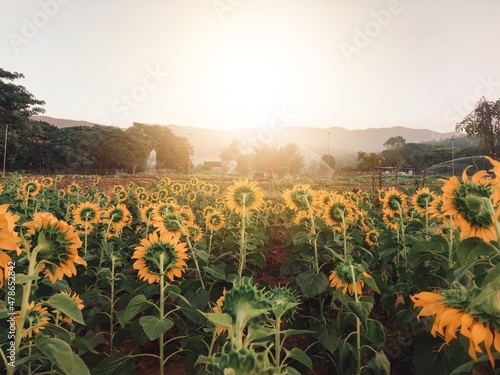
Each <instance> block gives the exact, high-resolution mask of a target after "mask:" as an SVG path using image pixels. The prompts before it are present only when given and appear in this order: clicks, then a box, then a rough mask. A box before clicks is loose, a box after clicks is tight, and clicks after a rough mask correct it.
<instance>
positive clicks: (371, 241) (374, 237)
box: [365, 229, 380, 246]
mask: <svg viewBox="0 0 500 375" xmlns="http://www.w3.org/2000/svg"><path fill="white" fill-rule="evenodd" d="M379 235H380V233H379V232H378V230H376V229H372V230H371V231H369V232H368V233H366V236H365V241H366V243H367V244H368V245H370V246H373V245H375V243H376V242H377V241H378V236H379Z"/></svg>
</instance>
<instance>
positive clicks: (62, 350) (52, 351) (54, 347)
mask: <svg viewBox="0 0 500 375" xmlns="http://www.w3.org/2000/svg"><path fill="white" fill-rule="evenodd" d="M35 345H36V347H37V348H38V349H39V350H40V351H41V352H42V353H43V354H44V355H45V356H46V357H47V358H48V359H49V360H50V361H51V362H53V363H54V364H55V365H56V366H57V367H58V368H59V369H60V370H61V371H62V372H63V374H68V375H71V374H73V370H74V365H75V358H74V356H73V354H74V353H73V351H72V350H71V347H70V346H69V344H68V343H66V342H64V341H63V340H61V339H57V338H55V337H47V336H45V335H44V334H39V335H36V339H35Z"/></svg>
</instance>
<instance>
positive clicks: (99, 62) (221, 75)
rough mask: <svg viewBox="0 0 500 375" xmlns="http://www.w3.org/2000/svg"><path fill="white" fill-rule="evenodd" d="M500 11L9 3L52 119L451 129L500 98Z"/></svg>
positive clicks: (3, 18)
mask: <svg viewBox="0 0 500 375" xmlns="http://www.w3.org/2000/svg"><path fill="white" fill-rule="evenodd" d="M499 19H500V1H499V0H475V1H472V0H400V1H397V0H389V1H386V0H384V1H379V0H370V1H368V0H142V1H139V0H106V1H104V0H22V1H20V0H18V1H12V0H0V67H2V68H3V69H5V70H8V71H16V72H20V73H23V74H24V75H25V76H26V78H25V79H23V80H22V81H17V83H19V84H22V85H24V86H25V87H26V88H27V89H28V90H29V91H30V92H32V93H33V94H34V95H35V96H36V97H37V98H38V99H41V100H44V101H45V102H46V106H45V109H46V113H45V115H47V116H52V117H58V118H67V119H73V120H86V121H90V122H94V123H99V124H112V125H117V126H120V127H124V128H126V127H129V126H131V125H132V123H133V122H143V123H152V124H164V125H168V124H176V125H183V126H195V127H201V128H212V129H231V128H233V129H236V128H251V127H259V128H261V127H269V126H272V123H273V119H275V116H276V115H275V114H276V113H277V111H281V112H286V113H287V122H286V124H287V125H289V126H314V127H320V128H329V127H332V126H340V127H343V128H346V129H366V128H379V127H392V126H406V127H410V128H425V129H433V130H436V131H438V132H449V131H453V130H454V128H455V124H456V122H458V121H460V120H461V119H463V117H464V116H465V115H466V114H467V113H468V112H470V111H471V110H472V109H473V106H474V103H475V102H476V101H477V100H479V98H480V97H481V96H483V95H484V96H485V97H486V98H487V99H489V100H496V99H498V98H500V48H498V47H499V46H500V40H499V39H500V22H499Z"/></svg>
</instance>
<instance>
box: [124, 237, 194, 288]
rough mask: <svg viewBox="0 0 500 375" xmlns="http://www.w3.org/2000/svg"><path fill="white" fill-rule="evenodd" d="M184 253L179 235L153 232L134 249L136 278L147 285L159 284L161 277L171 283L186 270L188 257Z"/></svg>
mask: <svg viewBox="0 0 500 375" xmlns="http://www.w3.org/2000/svg"><path fill="white" fill-rule="evenodd" d="M186 251H187V247H186V244H185V243H184V242H181V241H180V236H179V235H174V234H173V233H171V232H167V231H163V232H161V233H160V234H158V233H157V232H153V233H151V234H150V235H149V236H148V238H145V239H143V240H141V243H140V245H139V246H137V247H136V248H135V251H134V254H133V256H132V259H136V261H135V262H134V264H133V267H134V269H136V270H138V277H139V278H140V279H143V280H145V281H147V282H148V283H149V284H152V283H154V282H159V281H160V280H161V277H160V276H161V275H164V276H165V277H167V278H168V280H170V281H173V280H174V278H176V277H181V276H182V273H183V272H184V270H185V269H186V268H187V263H186V260H187V259H189V255H188V254H187V253H186Z"/></svg>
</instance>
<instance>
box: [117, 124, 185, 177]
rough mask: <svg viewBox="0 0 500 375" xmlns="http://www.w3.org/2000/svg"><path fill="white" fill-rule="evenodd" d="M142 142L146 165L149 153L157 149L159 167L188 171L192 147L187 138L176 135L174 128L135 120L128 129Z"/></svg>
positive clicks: (157, 164)
mask: <svg viewBox="0 0 500 375" xmlns="http://www.w3.org/2000/svg"><path fill="white" fill-rule="evenodd" d="M126 131H127V132H128V133H130V134H131V135H133V136H134V137H135V139H136V140H138V141H139V142H140V144H141V148H142V153H141V155H144V156H143V158H142V160H143V163H144V165H146V160H147V155H149V153H150V151H151V150H153V149H154V150H155V151H156V167H157V168H158V169H162V168H163V169H174V170H176V171H178V172H179V171H186V172H187V171H188V170H189V164H188V163H190V162H191V155H192V147H191V145H190V144H189V142H188V140H187V138H185V137H178V136H176V135H175V134H174V133H173V132H172V130H170V129H169V128H168V127H166V126H163V125H149V124H141V123H138V122H134V124H133V125H132V126H131V127H130V128H128V129H127V130H126Z"/></svg>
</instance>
